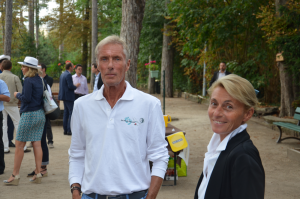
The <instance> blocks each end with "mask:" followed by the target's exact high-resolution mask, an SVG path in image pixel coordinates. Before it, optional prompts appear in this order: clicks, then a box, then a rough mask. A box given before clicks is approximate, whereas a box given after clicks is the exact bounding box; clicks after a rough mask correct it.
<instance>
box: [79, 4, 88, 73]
mask: <svg viewBox="0 0 300 199" xmlns="http://www.w3.org/2000/svg"><path fill="white" fill-rule="evenodd" d="M83 12H84V18H83V20H84V21H83V22H84V23H83V29H82V31H83V32H82V33H83V34H82V60H81V65H82V75H84V76H87V75H86V74H87V62H88V38H89V32H90V29H89V23H88V21H89V16H90V14H89V13H90V8H89V1H87V4H86V7H85V11H83Z"/></svg>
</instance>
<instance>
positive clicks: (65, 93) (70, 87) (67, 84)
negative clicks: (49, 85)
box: [58, 71, 77, 102]
mask: <svg viewBox="0 0 300 199" xmlns="http://www.w3.org/2000/svg"><path fill="white" fill-rule="evenodd" d="M76 88H77V87H76V86H74V84H73V79H72V75H71V73H70V72H69V71H65V72H63V74H61V76H60V78H59V93H58V99H59V100H63V101H73V102H74V101H75V93H74V90H76Z"/></svg>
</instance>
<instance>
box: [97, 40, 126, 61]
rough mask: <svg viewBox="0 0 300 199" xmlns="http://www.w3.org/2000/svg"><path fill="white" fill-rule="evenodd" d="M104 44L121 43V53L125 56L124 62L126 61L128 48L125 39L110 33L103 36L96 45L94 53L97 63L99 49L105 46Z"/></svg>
mask: <svg viewBox="0 0 300 199" xmlns="http://www.w3.org/2000/svg"><path fill="white" fill-rule="evenodd" d="M106 44H120V45H122V47H123V53H124V55H125V57H126V62H127V61H128V59H129V48H128V46H127V45H126V43H125V41H124V40H123V39H122V38H120V37H119V36H117V35H111V36H108V37H105V38H104V39H102V40H101V41H100V42H99V43H98V45H97V46H96V49H95V55H96V62H97V64H99V59H98V56H99V52H100V49H101V48H102V47H103V46H105V45H106Z"/></svg>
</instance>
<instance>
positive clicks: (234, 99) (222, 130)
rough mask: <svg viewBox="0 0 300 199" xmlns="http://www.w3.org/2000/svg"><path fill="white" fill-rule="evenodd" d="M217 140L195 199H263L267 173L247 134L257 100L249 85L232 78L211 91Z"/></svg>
mask: <svg viewBox="0 0 300 199" xmlns="http://www.w3.org/2000/svg"><path fill="white" fill-rule="evenodd" d="M209 94H210V104H209V108H208V115H209V118H210V122H211V126H212V130H213V132H214V134H213V137H212V138H211V140H210V143H209V145H208V146H207V149H208V152H207V153H205V158H204V166H203V172H202V175H201V177H200V179H199V182H198V184H197V188H196V191H195V197H194V198H195V199H263V198H264V192H265V172H264V168H263V165H262V162H261V159H260V156H259V152H258V150H257V148H256V147H255V146H254V145H253V143H252V141H251V140H250V136H249V134H248V133H247V130H246V128H247V124H246V122H247V121H248V120H249V119H250V118H251V117H252V115H253V113H254V107H255V105H256V104H257V98H256V95H255V91H254V88H253V86H252V85H251V83H250V82H249V81H247V80H246V79H244V78H241V77H239V76H237V75H228V76H225V77H223V78H221V79H219V80H217V81H216V82H215V84H213V86H212V87H211V88H210V89H209Z"/></svg>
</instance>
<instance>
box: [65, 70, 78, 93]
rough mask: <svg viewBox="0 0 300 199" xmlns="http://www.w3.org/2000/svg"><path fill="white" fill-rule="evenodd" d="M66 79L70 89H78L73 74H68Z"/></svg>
mask: <svg viewBox="0 0 300 199" xmlns="http://www.w3.org/2000/svg"><path fill="white" fill-rule="evenodd" d="M66 80H67V86H68V88H69V89H71V90H76V88H77V87H76V86H74V84H73V79H72V75H71V74H67V76H66Z"/></svg>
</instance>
